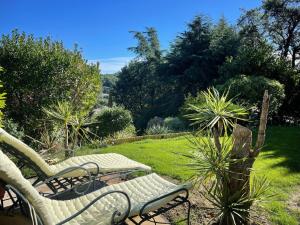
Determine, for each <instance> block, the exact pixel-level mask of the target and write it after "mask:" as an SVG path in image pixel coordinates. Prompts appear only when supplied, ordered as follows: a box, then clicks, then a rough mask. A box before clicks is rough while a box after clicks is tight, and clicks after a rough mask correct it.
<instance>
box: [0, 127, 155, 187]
mask: <svg viewBox="0 0 300 225" xmlns="http://www.w3.org/2000/svg"><path fill="white" fill-rule="evenodd" d="M0 141H2V142H4V143H6V144H8V145H9V146H8V148H5V149H6V150H8V151H9V152H10V153H11V154H12V155H13V156H15V157H16V158H17V159H18V160H19V162H18V165H21V166H24V165H25V166H27V167H29V168H31V169H32V170H33V171H35V173H36V175H37V177H38V179H37V180H36V182H35V183H34V185H35V184H37V183H39V182H44V181H47V182H46V184H47V185H48V186H49V188H50V189H51V190H52V191H53V192H55V193H56V192H57V191H58V189H64V190H65V189H67V185H66V184H63V182H67V183H68V184H69V185H74V182H77V183H78V182H79V180H78V179H77V180H76V181H74V180H73V181H72V179H64V180H63V181H61V180H59V179H58V178H77V177H83V176H88V175H89V173H91V174H94V175H95V176H98V175H99V174H106V175H107V174H109V173H122V172H124V173H128V172H129V171H146V172H149V171H151V167H149V166H146V165H144V164H142V163H139V162H136V161H134V160H131V159H129V158H127V157H125V156H123V155H120V154H116V153H107V154H92V155H85V156H77V157H71V158H69V159H67V160H65V161H62V162H60V163H57V164H55V165H49V164H48V163H47V162H46V161H45V160H44V159H43V158H42V157H41V156H40V155H39V154H38V153H37V152H36V151H34V150H33V149H32V148H30V147H29V146H28V145H26V144H25V143H23V142H22V141H20V140H19V139H17V138H15V137H14V136H12V135H10V134H9V133H7V132H6V131H5V130H4V129H2V128H0ZM51 178H55V179H51Z"/></svg>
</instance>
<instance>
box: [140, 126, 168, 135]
mask: <svg viewBox="0 0 300 225" xmlns="http://www.w3.org/2000/svg"><path fill="white" fill-rule="evenodd" d="M170 132H171V130H169V128H168V127H166V126H163V125H153V126H151V127H149V128H147V129H146V134H148V135H154V134H167V133H170Z"/></svg>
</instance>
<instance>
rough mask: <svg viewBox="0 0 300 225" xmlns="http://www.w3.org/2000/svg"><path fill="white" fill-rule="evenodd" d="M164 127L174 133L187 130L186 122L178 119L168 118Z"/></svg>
mask: <svg viewBox="0 0 300 225" xmlns="http://www.w3.org/2000/svg"><path fill="white" fill-rule="evenodd" d="M164 126H166V127H167V128H168V129H170V130H172V131H183V130H185V128H186V125H185V122H184V121H182V120H181V119H179V118H178V117H167V118H165V119H164Z"/></svg>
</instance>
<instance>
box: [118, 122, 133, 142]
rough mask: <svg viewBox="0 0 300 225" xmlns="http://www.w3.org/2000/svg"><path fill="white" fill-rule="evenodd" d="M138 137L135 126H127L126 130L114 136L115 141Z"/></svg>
mask: <svg viewBox="0 0 300 225" xmlns="http://www.w3.org/2000/svg"><path fill="white" fill-rule="evenodd" d="M134 136H136V130H135V127H134V125H133V124H130V125H129V126H127V127H126V128H125V129H124V130H121V131H119V132H117V133H115V134H114V137H113V138H114V139H122V138H130V137H134Z"/></svg>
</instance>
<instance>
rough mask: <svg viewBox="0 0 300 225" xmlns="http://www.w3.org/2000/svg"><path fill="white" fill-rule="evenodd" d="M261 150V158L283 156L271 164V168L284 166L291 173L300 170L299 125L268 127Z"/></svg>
mask: <svg viewBox="0 0 300 225" xmlns="http://www.w3.org/2000/svg"><path fill="white" fill-rule="evenodd" d="M254 135H256V134H254ZM262 152H263V154H261V156H260V157H261V158H270V159H271V158H274V159H275V158H283V160H282V161H281V162H279V163H277V164H276V163H275V164H274V165H272V167H273V168H275V167H285V168H287V169H289V170H290V172H292V173H297V172H300V127H280V126H273V127H269V128H268V129H267V137H266V143H265V147H264V148H263V151H262Z"/></svg>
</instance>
